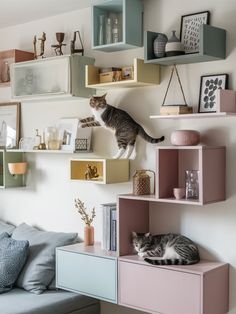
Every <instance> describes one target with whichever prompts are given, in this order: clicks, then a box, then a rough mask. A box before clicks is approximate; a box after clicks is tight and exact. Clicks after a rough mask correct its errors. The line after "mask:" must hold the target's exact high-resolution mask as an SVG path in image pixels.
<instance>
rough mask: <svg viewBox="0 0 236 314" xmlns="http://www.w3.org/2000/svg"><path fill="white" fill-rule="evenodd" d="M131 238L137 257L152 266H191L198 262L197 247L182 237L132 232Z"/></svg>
mask: <svg viewBox="0 0 236 314" xmlns="http://www.w3.org/2000/svg"><path fill="white" fill-rule="evenodd" d="M132 238H133V246H134V249H135V250H136V251H137V252H138V255H139V256H141V257H144V260H145V261H146V262H148V263H150V264H152V265H191V264H196V263H198V262H199V261H200V256H199V251H198V247H197V245H196V244H195V243H194V242H193V241H192V240H190V239H189V238H187V237H185V236H183V235H180V234H174V233H168V234H159V235H151V234H150V233H145V234H143V233H136V232H133V233H132ZM150 257H151V258H150Z"/></svg>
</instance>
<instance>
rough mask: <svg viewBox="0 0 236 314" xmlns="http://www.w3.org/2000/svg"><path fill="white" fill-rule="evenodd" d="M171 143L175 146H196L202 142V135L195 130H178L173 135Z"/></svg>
mask: <svg viewBox="0 0 236 314" xmlns="http://www.w3.org/2000/svg"><path fill="white" fill-rule="evenodd" d="M170 141H171V144H172V145H175V146H192V145H193V146H194V145H197V144H199V142H200V133H199V132H198V131H195V130H176V131H174V132H172V133H171V136H170Z"/></svg>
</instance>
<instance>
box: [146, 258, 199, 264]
mask: <svg viewBox="0 0 236 314" xmlns="http://www.w3.org/2000/svg"><path fill="white" fill-rule="evenodd" d="M144 260H145V262H147V263H149V264H152V265H192V264H196V263H198V262H199V261H200V260H199V259H196V260H187V259H179V258H168V259H151V258H145V259H144Z"/></svg>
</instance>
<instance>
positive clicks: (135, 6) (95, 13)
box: [91, 0, 143, 52]
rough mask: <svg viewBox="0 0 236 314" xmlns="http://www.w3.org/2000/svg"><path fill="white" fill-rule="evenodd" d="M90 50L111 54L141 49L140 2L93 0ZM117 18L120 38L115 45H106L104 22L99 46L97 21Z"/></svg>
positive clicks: (141, 15) (129, 0) (141, 10)
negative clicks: (102, 39)
mask: <svg viewBox="0 0 236 314" xmlns="http://www.w3.org/2000/svg"><path fill="white" fill-rule="evenodd" d="M91 10H92V27H91V29H92V40H91V42H92V49H96V50H100V51H106V52H112V51H119V50H126V49H132V48H137V47H141V46H142V45H143V41H142V32H143V20H142V17H143V4H142V1H141V0H94V1H92V6H91ZM100 16H104V17H105V18H108V17H109V18H111V19H114V18H117V19H118V21H119V24H120V38H119V41H118V42H116V43H110V44H107V43H106V36H105V21H104V24H103V36H104V41H103V43H102V44H100V45H99V30H100V27H99V19H100Z"/></svg>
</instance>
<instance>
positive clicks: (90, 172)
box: [84, 164, 99, 180]
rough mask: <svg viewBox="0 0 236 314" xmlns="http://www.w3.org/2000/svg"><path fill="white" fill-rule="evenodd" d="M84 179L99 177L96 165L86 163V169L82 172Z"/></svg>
mask: <svg viewBox="0 0 236 314" xmlns="http://www.w3.org/2000/svg"><path fill="white" fill-rule="evenodd" d="M84 176H85V180H91V179H95V178H98V177H99V174H98V169H97V167H96V166H91V165H90V164H87V167H86V171H85V173H84Z"/></svg>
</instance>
